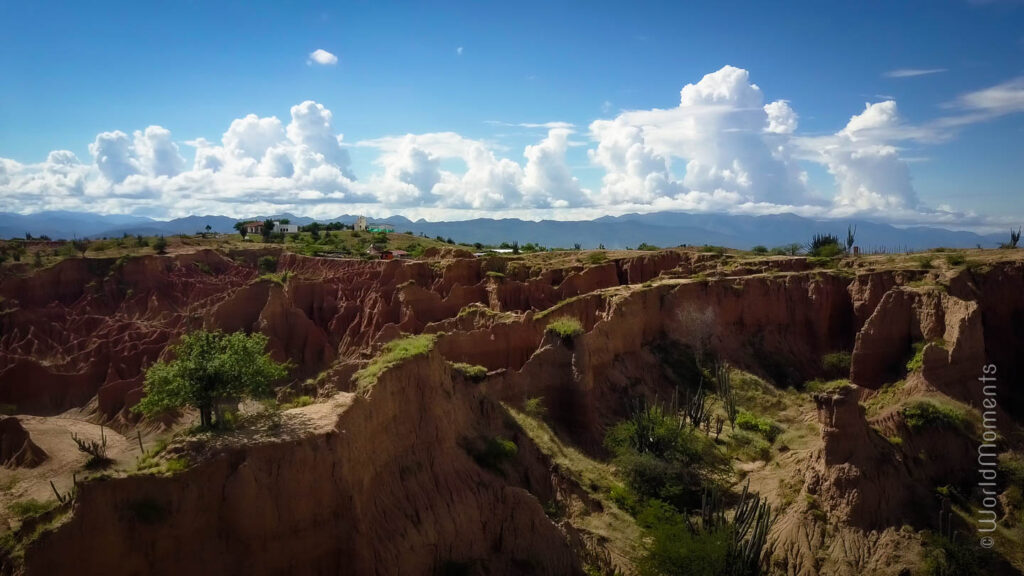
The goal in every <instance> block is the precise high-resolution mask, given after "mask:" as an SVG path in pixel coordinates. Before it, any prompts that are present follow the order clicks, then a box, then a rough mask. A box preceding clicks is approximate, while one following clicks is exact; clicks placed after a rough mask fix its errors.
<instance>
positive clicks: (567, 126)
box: [484, 120, 576, 130]
mask: <svg viewBox="0 0 1024 576" xmlns="http://www.w3.org/2000/svg"><path fill="white" fill-rule="evenodd" d="M484 124H491V125H492V126H509V127H513V128H543V129H545V130H554V129H562V130H572V129H573V128H576V125H575V124H572V123H571V122H502V121H501V120H484Z"/></svg>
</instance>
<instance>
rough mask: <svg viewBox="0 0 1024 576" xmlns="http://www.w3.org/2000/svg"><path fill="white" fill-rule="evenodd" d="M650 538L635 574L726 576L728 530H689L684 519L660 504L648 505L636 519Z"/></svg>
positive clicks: (730, 539)
mask: <svg viewBox="0 0 1024 576" xmlns="http://www.w3.org/2000/svg"><path fill="white" fill-rule="evenodd" d="M637 520H638V522H639V524H640V526H641V527H643V528H644V529H645V530H646V531H647V533H648V535H649V536H650V542H649V543H648V544H647V546H646V550H645V553H644V556H643V558H642V559H641V560H640V562H639V566H637V568H638V572H639V574H641V575H642V576H647V575H651V576H660V575H669V574H686V575H687V576H719V575H721V574H726V573H727V571H726V566H727V564H728V558H729V550H730V545H731V544H732V541H733V534H732V531H731V530H730V528H729V527H728V526H719V527H716V528H715V529H713V530H708V531H704V530H691V529H690V526H689V524H688V522H687V518H686V516H684V515H682V514H680V513H679V512H677V511H675V510H673V509H672V508H670V507H669V506H667V505H665V504H664V503H661V502H651V503H648V504H647V505H646V506H645V507H644V508H643V510H641V512H640V514H639V516H638V518H637Z"/></svg>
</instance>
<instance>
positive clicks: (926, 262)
mask: <svg viewBox="0 0 1024 576" xmlns="http://www.w3.org/2000/svg"><path fill="white" fill-rule="evenodd" d="M914 262H917V267H918V268H920V269H921V270H931V269H932V268H934V266H932V256H929V255H927V254H921V255H920V256H915V257H914Z"/></svg>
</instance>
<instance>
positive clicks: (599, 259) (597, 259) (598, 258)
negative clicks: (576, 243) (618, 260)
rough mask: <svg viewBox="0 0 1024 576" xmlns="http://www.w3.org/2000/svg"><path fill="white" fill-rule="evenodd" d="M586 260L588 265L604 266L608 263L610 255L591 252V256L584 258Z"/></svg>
mask: <svg viewBox="0 0 1024 576" xmlns="http://www.w3.org/2000/svg"><path fill="white" fill-rule="evenodd" d="M584 260H585V261H586V262H587V264H592V265H597V264H603V263H605V262H607V261H608V253H607V252H590V253H589V254H587V256H586V258H584Z"/></svg>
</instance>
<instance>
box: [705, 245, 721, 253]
mask: <svg viewBox="0 0 1024 576" xmlns="http://www.w3.org/2000/svg"><path fill="white" fill-rule="evenodd" d="M700 251H701V252H707V253H710V254H725V247H724V246H712V245H710V244H705V245H704V246H701V248H700Z"/></svg>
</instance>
